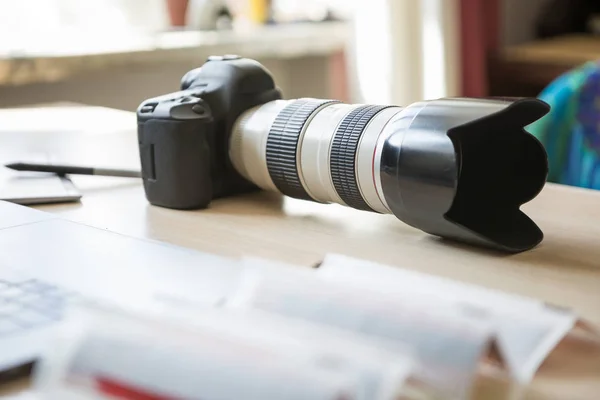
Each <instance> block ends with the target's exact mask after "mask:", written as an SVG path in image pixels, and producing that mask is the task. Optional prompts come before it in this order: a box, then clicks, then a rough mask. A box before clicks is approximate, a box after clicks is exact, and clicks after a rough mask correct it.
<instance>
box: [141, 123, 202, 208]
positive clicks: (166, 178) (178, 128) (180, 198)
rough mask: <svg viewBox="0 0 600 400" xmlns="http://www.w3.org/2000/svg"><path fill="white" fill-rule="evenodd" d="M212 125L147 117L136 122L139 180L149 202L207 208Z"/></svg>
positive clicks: (170, 206)
mask: <svg viewBox="0 0 600 400" xmlns="http://www.w3.org/2000/svg"><path fill="white" fill-rule="evenodd" d="M210 129H212V125H211V124H205V123H203V122H201V121H198V120H165V119H150V120H148V121H145V122H140V123H139V124H138V142H139V149H140V161H141V164H142V179H143V182H144V190H145V191H146V197H147V198H148V201H149V202H150V203H151V204H153V205H157V206H161V207H167V208H173V209H198V208H206V207H208V205H209V204H210V202H211V200H212V197H213V193H212V191H213V189H212V181H211V160H210V157H211V152H210V146H209V142H208V138H209V135H210V132H208V131H207V130H210Z"/></svg>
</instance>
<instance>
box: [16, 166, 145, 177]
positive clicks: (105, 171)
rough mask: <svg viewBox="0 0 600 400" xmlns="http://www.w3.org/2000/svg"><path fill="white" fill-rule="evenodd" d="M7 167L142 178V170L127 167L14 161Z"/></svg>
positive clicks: (31, 170) (32, 170) (17, 169)
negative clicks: (95, 166) (112, 167)
mask: <svg viewBox="0 0 600 400" xmlns="http://www.w3.org/2000/svg"><path fill="white" fill-rule="evenodd" d="M5 167H6V168H10V169H13V170H15V171H30V172H51V173H54V174H58V175H66V174H74V175H101V176H119V177H124V178H141V176H142V174H141V172H140V171H133V170H126V169H110V168H90V167H78V166H71V165H51V164H28V163H12V164H6V165H5Z"/></svg>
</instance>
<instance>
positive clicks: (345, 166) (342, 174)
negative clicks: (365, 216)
mask: <svg viewBox="0 0 600 400" xmlns="http://www.w3.org/2000/svg"><path fill="white" fill-rule="evenodd" d="M388 107H390V106H375V105H368V106H362V107H358V108H355V109H354V110H352V112H350V114H348V115H347V116H346V117H345V118H344V120H343V121H342V123H341V124H340V126H339V127H338V128H337V130H336V132H335V136H334V137H333V143H332V145H331V153H330V162H329V168H330V171H331V180H332V181H333V186H334V188H335V191H336V192H337V194H338V195H339V196H340V198H341V199H342V200H343V201H344V203H346V205H348V206H350V207H352V208H356V209H359V210H366V211H374V210H373V209H372V208H371V207H370V206H369V205H368V204H367V202H366V201H365V199H364V198H363V196H362V194H361V193H360V189H359V187H358V181H357V179H356V151H357V150H358V143H359V142H360V137H361V136H362V134H363V131H364V130H365V128H366V127H367V125H368V124H369V121H371V119H372V118H373V117H374V116H375V115H377V113H379V112H380V111H381V110H383V109H385V108H388Z"/></svg>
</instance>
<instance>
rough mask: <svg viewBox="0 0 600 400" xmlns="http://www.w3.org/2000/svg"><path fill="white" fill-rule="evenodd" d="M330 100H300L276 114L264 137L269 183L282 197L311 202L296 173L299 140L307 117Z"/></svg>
mask: <svg viewBox="0 0 600 400" xmlns="http://www.w3.org/2000/svg"><path fill="white" fill-rule="evenodd" d="M327 103H337V102H336V101H330V100H317V99H299V100H296V101H294V102H293V103H291V104H290V105H288V106H286V107H285V108H284V109H283V110H281V111H280V112H279V114H278V115H277V117H276V118H275V121H273V125H272V126H271V129H270V131H269V136H268V137H267V169H268V171H269V175H270V176H271V180H272V181H273V183H274V184H275V186H276V187H277V189H278V190H279V191H280V192H281V193H282V194H284V195H286V196H290V197H295V198H297V199H303V200H313V199H312V197H310V195H309V194H308V193H307V192H306V189H304V186H302V182H301V181H300V176H299V173H298V168H299V165H298V163H297V161H296V160H297V159H296V156H297V152H298V141H299V139H300V135H301V134H302V130H303V129H304V125H305V124H306V122H307V121H308V119H309V118H310V116H311V115H312V114H313V113H314V112H315V111H316V110H317V109H319V108H320V107H321V106H323V105H325V104H327Z"/></svg>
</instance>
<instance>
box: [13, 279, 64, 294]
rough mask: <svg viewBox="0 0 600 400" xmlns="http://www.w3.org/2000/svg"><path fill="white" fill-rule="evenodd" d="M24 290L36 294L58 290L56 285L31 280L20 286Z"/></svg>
mask: <svg viewBox="0 0 600 400" xmlns="http://www.w3.org/2000/svg"><path fill="white" fill-rule="evenodd" d="M19 287H21V288H22V289H23V290H26V291H29V292H36V293H42V292H43V293H46V292H53V291H56V290H58V288H57V287H56V286H54V285H50V284H48V283H45V282H40V281H38V280H37V279H29V280H27V281H25V282H23V283H21V284H20V285H19Z"/></svg>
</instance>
